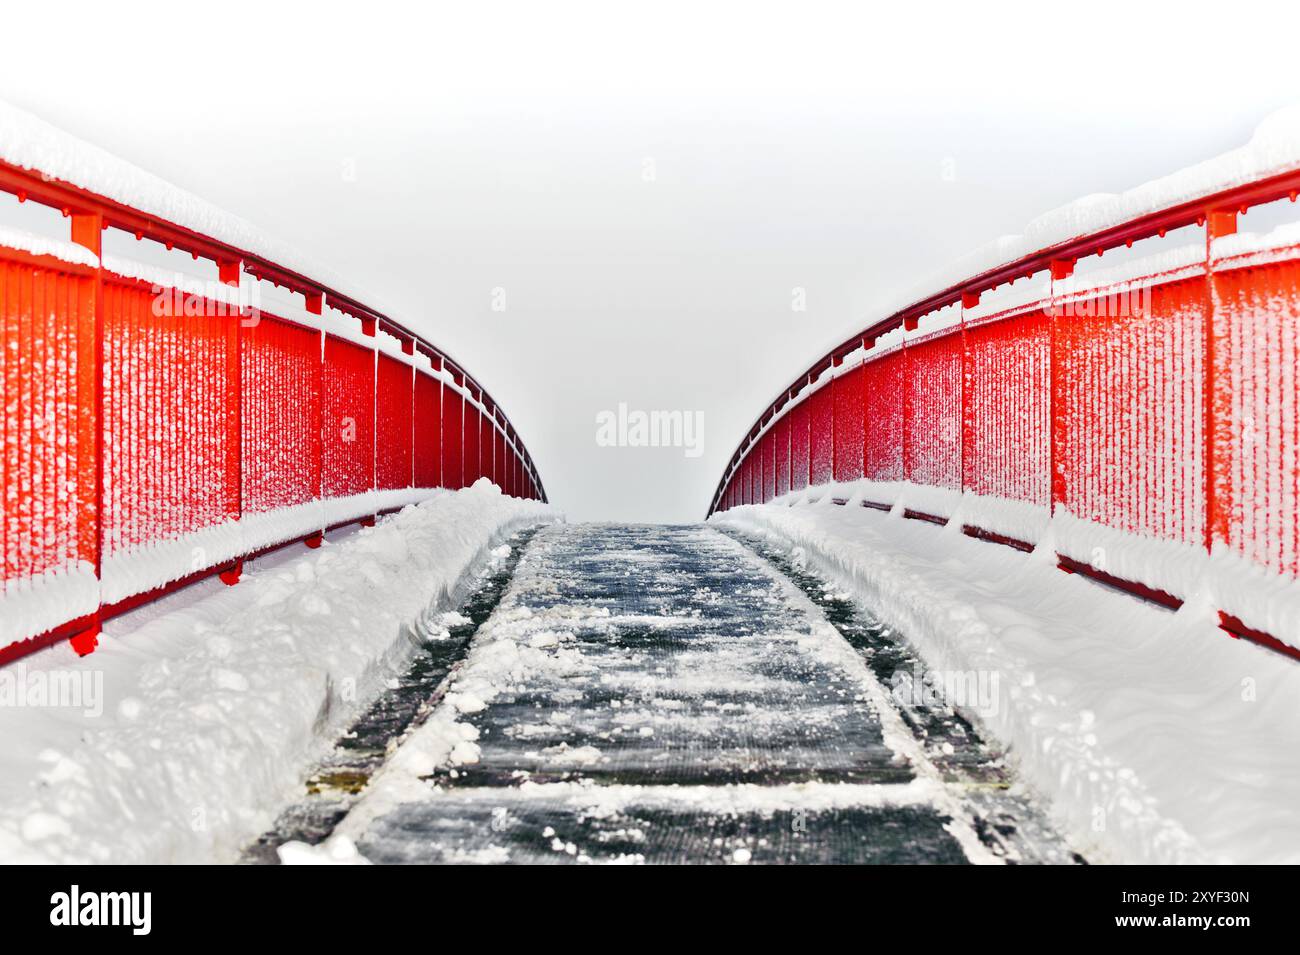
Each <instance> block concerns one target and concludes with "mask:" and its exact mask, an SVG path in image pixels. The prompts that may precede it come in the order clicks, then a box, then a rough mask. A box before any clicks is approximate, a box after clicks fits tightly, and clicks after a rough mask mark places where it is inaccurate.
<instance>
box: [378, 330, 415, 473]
mask: <svg viewBox="0 0 1300 955" xmlns="http://www.w3.org/2000/svg"><path fill="white" fill-rule="evenodd" d="M376 374H377V378H376V381H375V411H376V416H375V487H377V488H379V489H381V490H388V489H392V488H402V487H410V486H411V479H412V469H413V467H414V464H413V461H414V449H413V447H412V444H411V440H412V430H411V429H412V420H413V417H414V413H415V405H414V402H415V379H414V369H413V368H412V367H411V366H410V365H408V364H406V362H403V361H398V360H397V359H396V358H394V357H393V356H392V355H385V354H383V353H380V354H379V356H378V367H377V371H376Z"/></svg>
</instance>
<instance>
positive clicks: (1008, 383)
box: [962, 311, 1051, 504]
mask: <svg viewBox="0 0 1300 955" xmlns="http://www.w3.org/2000/svg"><path fill="white" fill-rule="evenodd" d="M1050 332H1051V329H1050V325H1049V320H1048V317H1047V315H1046V314H1045V313H1044V312H1042V311H1033V312H1029V313H1026V314H1023V315H1016V316H1013V317H1010V318H1004V319H1000V320H998V321H993V322H986V323H984V324H976V325H972V326H971V327H969V328H968V329H967V330H966V347H967V364H966V374H965V376H964V381H963V383H962V391H963V394H964V395H965V396H966V406H967V417H966V427H965V430H964V432H963V441H964V442H965V444H964V459H965V460H964V465H963V477H962V480H963V484H964V486H965V488H966V489H967V490H969V491H974V492H975V493H976V494H990V495H996V496H998V497H1005V498H1011V499H1014V500H1018V501H1026V502H1028V503H1031V504H1047V503H1048V502H1049V499H1050V494H1051V481H1050V472H1049V465H1050V455H1051V408H1050V392H1049V388H1050V381H1049V354H1048V348H1049V345H1050V341H1049V337H1050Z"/></svg>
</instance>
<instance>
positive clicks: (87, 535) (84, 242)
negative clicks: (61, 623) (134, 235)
mask: <svg viewBox="0 0 1300 955" xmlns="http://www.w3.org/2000/svg"><path fill="white" fill-rule="evenodd" d="M71 220H72V241H73V242H75V243H76V244H77V245H80V246H83V247H85V248H87V249H89V250H90V251H91V252H92V253H94V255H95V258H96V259H97V260H98V261H97V264H96V268H95V281H94V285H93V291H92V293H91V294H92V297H93V303H92V308H91V318H90V327H89V328H86V327H84V326H83V327H81V328H78V329H77V394H78V400H77V404H78V410H79V411H80V415H79V417H78V422H77V456H78V461H77V476H78V481H77V485H78V486H77V500H78V504H79V506H80V507H82V508H84V510H83V511H82V512H81V513H80V514H78V516H77V531H78V533H77V537H78V540H77V552H78V554H77V556H78V557H79V558H80V559H81V560H83V561H86V562H87V563H89V564H91V565H92V566H93V567H94V568H95V579H96V581H98V582H100V585H101V586H102V581H103V579H104V259H103V234H104V217H103V216H102V215H101V214H100V213H98V212H85V213H82V212H76V213H73V214H72V215H71ZM83 399H88V400H83ZM87 452H89V454H90V457H91V458H92V460H91V461H89V462H87V461H86V460H85V459H84V457H83V456H84V455H85V454H87ZM100 602H101V603H102V598H101V599H100ZM99 629H100V612H99V609H98V608H97V609H96V610H95V612H94V614H93V615H92V617H91V619H90V620H89V621H88V622H87V625H86V626H85V627H84V628H83V629H81V630H79V631H77V632H76V633H74V634H72V635H71V637H70V638H69V641H68V642H69V643H70V644H71V645H72V649H73V650H74V651H76V653H77V654H78V655H79V656H83V657H84V656H85V655H86V654H88V653H91V652H92V651H93V650H94V649H95V647H96V646H98V644H99Z"/></svg>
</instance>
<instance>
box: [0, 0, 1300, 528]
mask: <svg viewBox="0 0 1300 955" xmlns="http://www.w3.org/2000/svg"><path fill="white" fill-rule="evenodd" d="M282 6H285V5H277V4H272V3H268V2H261V3H256V4H244V3H239V2H230V0H223V2H221V3H215V4H212V3H209V4H202V5H194V6H192V7H188V8H182V7H181V6H180V5H177V4H162V3H160V4H157V5H136V4H130V3H113V4H94V5H90V4H87V5H85V6H80V5H78V4H58V5H56V6H41V5H36V4H24V5H21V6H20V7H16V8H13V9H7V10H6V11H5V14H4V23H3V29H4V32H5V33H6V34H8V39H7V40H6V42H5V48H6V51H5V57H4V58H3V59H0V97H3V98H5V99H8V100H9V101H11V102H13V103H14V104H16V105H18V106H21V107H23V108H26V109H29V110H31V111H33V112H35V113H37V114H38V115H40V116H42V117H44V118H46V119H48V120H50V121H51V122H53V123H55V124H57V125H59V126H62V127H63V128H65V129H67V130H69V131H71V132H73V133H75V134H77V135H79V136H82V137H84V138H86V139H89V140H91V141H93V142H95V143H98V144H99V145H102V146H104V147H105V148H107V149H109V150H111V151H113V152H116V153H117V154H119V155H121V156H123V157H124V158H126V159H129V160H131V161H132V162H135V163H137V164H139V165H141V166H144V167H146V168H148V169H150V170H151V171H153V172H156V173H158V174H159V175H161V176H163V177H165V178H167V179H170V180H171V181H173V182H175V183H177V184H178V185H180V186H183V187H184V188H186V189H189V190H191V191H193V192H196V193H198V194H199V195H201V196H203V197H205V198H207V199H209V200H211V201H213V202H215V203H217V204H219V205H221V206H223V207H224V208H226V209H228V210H230V211H232V212H235V213H238V214H239V215H242V216H244V217H246V218H248V219H251V220H252V221H254V222H256V223H258V224H259V225H261V226H262V227H263V228H264V229H265V230H266V231H267V232H269V233H270V234H272V235H274V236H276V237H277V238H278V239H281V240H283V241H286V242H290V243H293V244H296V245H298V246H300V247H301V248H302V249H303V250H304V252H306V253H309V254H310V255H311V256H312V257H313V258H314V259H316V260H318V261H322V262H325V263H328V264H329V265H330V266H331V267H332V268H334V269H336V270H338V271H340V272H344V273H346V274H347V275H349V277H350V278H351V279H352V280H353V281H354V282H355V283H356V284H357V285H358V286H360V287H361V288H366V289H373V290H375V291H376V292H377V293H378V295H379V296H380V297H382V299H383V301H384V302H385V303H391V305H392V306H393V308H394V310H395V311H396V312H397V315H396V317H398V318H400V319H401V320H403V321H405V322H406V323H408V324H410V325H412V326H413V327H416V328H418V329H420V330H422V331H424V332H426V333H427V334H428V335H429V336H430V337H431V338H432V339H433V340H434V341H436V342H437V343H439V344H440V345H442V346H444V347H445V348H447V349H448V350H449V351H450V352H451V353H452V354H454V355H456V356H457V357H458V358H459V359H460V360H461V361H463V362H464V364H465V365H466V366H467V367H468V368H469V369H470V370H471V371H472V372H473V373H474V375H475V376H476V377H478V378H479V379H480V380H481V381H482V382H483V383H484V384H485V385H486V386H487V387H488V389H489V390H490V391H491V392H492V393H493V394H494V395H495V396H496V397H497V398H498V400H499V401H500V402H501V404H502V405H503V406H504V407H505V409H506V411H507V412H508V413H509V414H510V416H511V418H512V420H513V421H514V422H515V424H516V426H517V427H518V429H519V431H520V433H521V434H522V435H523V436H524V438H525V440H526V441H527V442H528V445H529V447H530V449H531V450H532V452H533V456H534V459H535V460H536V462H537V464H538V467H539V468H540V470H541V473H542V476H543V479H544V481H545V482H546V486H547V489H548V491H549V493H550V496H551V500H552V501H553V502H555V503H556V504H558V505H559V506H560V507H562V508H563V509H564V510H565V511H566V512H567V513H568V514H569V516H570V519H574V520H586V519H626V520H647V521H683V520H695V519H698V518H699V517H700V516H701V515H702V512H703V510H704V508H705V506H706V505H707V503H708V499H709V497H710V495H711V493H712V491H713V487H714V485H715V483H716V481H717V478H718V474H719V471H720V469H721V467H722V466H723V464H724V463H725V461H726V460H727V458H728V457H729V456H730V454H731V451H732V450H733V448H734V446H735V444H736V442H737V440H738V439H739V438H740V436H741V435H742V434H743V433H744V432H745V431H746V430H747V429H748V427H749V425H750V423H751V422H752V420H753V418H754V416H755V414H756V413H757V412H758V411H760V410H761V409H762V407H763V406H764V405H765V404H766V403H767V402H768V401H769V400H770V399H771V398H772V397H773V395H774V393H775V392H776V391H777V390H778V389H780V388H781V387H783V386H784V385H785V384H787V383H788V381H789V380H790V379H791V378H792V377H793V376H794V375H796V374H798V373H799V371H801V370H802V369H803V367H804V366H806V365H807V364H808V363H809V362H811V361H812V360H813V359H815V358H816V357H818V355H819V354H820V353H821V352H822V351H823V350H824V348H825V347H826V346H827V345H829V344H832V343H833V342H835V341H838V340H840V339H842V338H844V337H846V336H848V335H850V334H852V333H853V332H854V331H856V330H857V329H859V328H861V327H862V326H864V325H865V324H867V322H868V321H870V320H871V319H873V318H875V317H877V309H878V308H879V306H880V303H883V302H887V301H891V300H893V299H894V298H895V297H896V295H897V293H898V291H899V289H900V288H902V289H907V288H911V287H913V286H915V285H916V284H917V283H918V282H920V281H922V280H923V279H924V278H925V277H926V275H927V274H928V273H929V272H931V271H933V270H934V269H936V268H937V267H940V266H942V265H943V264H944V263H945V262H948V261H950V260H952V259H954V258H956V257H958V256H960V255H961V254H963V253H965V252H968V251H969V250H971V249H972V248H974V247H976V246H979V245H982V244H983V243H985V242H987V241H989V240H991V239H994V238H996V237H997V236H999V235H1001V234H1004V233H1011V232H1018V231H1020V230H1021V228H1022V227H1023V226H1024V224H1025V223H1026V222H1027V221H1028V220H1030V219H1032V218H1034V217H1036V216H1037V215H1039V214H1041V213H1043V212H1045V211H1047V210H1048V209H1051V208H1053V207H1055V206H1057V205H1060V204H1061V203H1064V202H1067V201H1069V200H1071V199H1073V198H1076V197H1078V196H1080V195H1084V194H1086V193H1091V192H1105V191H1118V190H1121V189H1125V188H1128V187H1130V186H1133V185H1136V184H1138V183H1141V182H1143V181H1146V180H1148V179H1151V178H1154V177H1156V176H1159V175H1162V174H1165V173H1168V172H1172V171H1173V170H1175V169H1177V168H1179V167H1181V166H1185V165H1188V164H1190V163H1193V162H1196V161H1198V160H1201V159H1204V158H1207V157H1209V156H1212V155H1214V154H1216V153H1219V152H1222V151H1224V150H1226V149H1229V148H1231V147H1233V146H1236V145H1239V144H1241V143H1243V142H1244V141H1245V140H1246V139H1248V138H1249V135H1250V132H1251V130H1252V129H1253V127H1254V126H1255V125H1256V123H1258V121H1259V120H1260V119H1261V118H1263V117H1264V116H1265V115H1267V114H1268V113H1269V112H1271V111H1273V110H1274V109H1276V108H1278V107H1279V106H1283V105H1287V104H1289V103H1293V102H1296V101H1300V70H1297V69H1296V54H1295V44H1296V37H1297V36H1298V35H1300V32H1298V31H1297V27H1298V26H1300V23H1298V22H1297V21H1298V20H1300V14H1297V13H1296V12H1295V11H1296V8H1295V7H1294V5H1291V4H1283V3H1276V4H1260V5H1258V6H1256V5H1253V4H1251V3H1245V2H1234V3H1231V4H1227V3H1218V4H1214V5H1205V6H1200V5H1197V4H1195V3H1170V4H1166V5H1157V4H1147V3H1134V2H1131V0H1130V2H1124V3H1107V2H1090V3H1086V4H1085V3H1080V4H1048V3H1034V4H1012V5H999V4H996V3H987V4H986V3H960V4H952V5H949V4H943V3H935V2H925V3H908V4H890V5H880V4H867V3H858V4H836V5H830V4H819V3H810V2H791V3H787V4H763V3H753V2H750V3H742V4H708V3H703V2H696V3H683V4H676V3H663V2H640V3H630V4H618V3H612V2H606V3H591V4H567V3H547V2H535V3H523V4H493V3H481V4H480V3H464V2H461V3H455V4H445V5H443V4H417V3H412V2H408V3H387V2H380V0H372V2H367V3H357V2H350V3H343V4H331V3H316V4H309V5H308V4H303V5H296V9H297V11H298V12H297V13H293V12H289V11H286V10H283V9H281V7H282ZM18 37H24V38H25V40H24V41H23V42H14V40H15V38H18ZM647 160H651V161H652V162H653V170H654V179H653V181H646V179H645V177H644V170H645V169H646V162H647ZM346 169H355V176H354V177H352V178H351V179H349V178H348V177H347V176H345V174H344V172H345V170H346ZM945 169H948V170H951V171H952V173H953V175H952V176H951V177H950V178H951V181H949V178H946V177H945V176H944V171H945ZM796 286H798V287H802V288H804V289H806V290H807V311H805V312H802V313H799V312H793V311H792V310H791V307H790V302H791V290H792V288H794V287H796ZM494 288H502V289H504V290H505V293H506V306H507V308H506V311H504V312H496V311H493V309H492V291H493V289H494ZM619 402H625V403H627V404H628V405H629V406H630V407H632V408H640V409H647V410H648V409H676V410H683V411H696V410H698V411H702V412H703V414H704V423H705V432H704V439H705V440H704V453H703V455H702V456H701V457H698V458H688V457H686V456H685V455H684V454H683V452H682V450H681V449H638V448H604V447H598V446H597V444H596V441H595V431H596V426H595V422H596V415H597V413H598V412H600V411H601V410H605V409H614V408H616V407H617V406H618V404H619Z"/></svg>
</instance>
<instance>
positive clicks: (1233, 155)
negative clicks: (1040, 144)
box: [708, 106, 1300, 514]
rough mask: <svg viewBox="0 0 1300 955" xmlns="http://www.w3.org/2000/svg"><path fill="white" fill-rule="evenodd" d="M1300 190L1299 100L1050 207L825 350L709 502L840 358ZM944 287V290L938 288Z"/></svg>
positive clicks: (749, 439) (781, 398)
mask: <svg viewBox="0 0 1300 955" xmlns="http://www.w3.org/2000/svg"><path fill="white" fill-rule="evenodd" d="M1298 194H1300V106H1293V107H1288V108H1286V109H1282V110H1279V111H1277V112H1276V113H1274V114H1272V115H1271V116H1269V117H1267V118H1266V119H1265V120H1264V121H1263V122H1261V123H1260V124H1259V126H1258V127H1256V129H1255V132H1254V134H1253V135H1252V136H1251V139H1250V141H1249V142H1247V143H1246V144H1245V145H1243V146H1240V147H1238V148H1237V149H1233V150H1230V151H1228V152H1226V153H1223V154H1221V155H1219V156H1216V157H1214V158H1212V159H1209V160H1206V161H1205V162H1201V163H1198V164H1196V165H1193V166H1189V167H1187V168H1184V169H1181V170H1179V171H1177V172H1175V173H1172V174H1170V175H1168V176H1164V177H1161V178H1159V179H1154V180H1152V181H1150V182H1147V183H1144V184H1142V185H1140V186H1136V187H1134V188H1132V189H1129V190H1127V191H1125V192H1122V193H1118V194H1115V193H1094V194H1092V195H1088V196H1083V197H1081V198H1079V199H1076V200H1074V201H1073V202H1070V203H1067V204H1065V205H1063V206H1060V207H1058V208H1056V209H1053V210H1050V211H1049V212H1046V213H1044V214H1043V215H1041V216H1039V217H1038V218H1036V219H1034V220H1033V221H1031V222H1030V223H1028V225H1027V226H1026V227H1025V231H1024V233H1023V234H1020V235H1009V236H1002V237H1001V238H999V239H996V240H994V241H993V242H990V243H988V244H986V245H984V246H982V247H981V248H979V249H977V250H975V251H974V252H972V253H970V254H968V255H966V256H963V257H961V258H959V259H957V260H956V261H954V262H953V263H951V264H950V265H949V266H948V267H946V268H945V269H943V270H942V271H940V272H937V273H935V274H934V275H932V276H931V277H930V278H929V279H928V280H927V281H926V282H925V283H924V286H923V287H922V289H921V290H919V291H914V292H912V293H910V294H908V295H906V296H904V297H902V298H900V299H899V300H898V302H897V305H896V306H894V307H892V308H888V309H887V312H888V314H887V315H886V316H885V317H883V318H880V319H878V320H876V321H875V322H872V323H871V324H869V325H868V326H866V327H865V328H864V329H863V330H862V331H860V332H858V333H857V334H856V335H854V336H852V337H850V338H848V339H846V340H844V341H843V342H841V343H840V344H838V345H836V346H835V347H833V348H831V349H829V350H827V351H826V352H824V353H823V354H822V357H821V358H819V359H818V360H817V361H816V362H814V363H813V364H812V365H810V366H809V367H808V369H807V370H806V371H804V372H803V373H802V374H801V375H799V376H798V377H796V378H795V379H794V381H792V382H791V383H790V385H788V386H787V387H786V388H784V389H782V390H781V391H780V393H779V394H778V395H777V397H776V398H774V399H773V400H772V401H771V402H770V403H769V404H768V405H767V406H766V407H765V408H764V410H763V412H762V413H761V414H760V415H759V416H758V417H757V418H756V419H755V422H754V425H753V426H752V427H751V428H750V429H749V431H748V432H746V436H745V437H744V438H743V439H742V440H741V441H740V443H739V444H738V445H737V447H736V450H735V452H734V453H733V454H732V456H731V458H730V459H729V461H728V464H727V466H726V467H725V468H724V470H723V474H722V477H721V479H720V480H719V482H718V486H717V488H716V490H715V492H714V496H713V499H712V501H711V503H710V505H709V511H708V513H710V514H712V513H713V511H714V510H715V509H716V508H717V505H718V502H719V500H720V498H721V495H722V492H723V489H724V487H725V486H726V484H727V480H728V478H729V477H730V476H731V473H732V471H733V470H734V468H735V467H736V465H737V464H739V462H740V460H741V459H742V458H743V457H744V455H745V454H746V453H747V451H748V450H749V448H750V446H751V445H752V444H753V442H754V441H755V440H756V439H757V437H758V435H759V433H760V432H761V430H762V425H763V423H764V421H765V419H767V418H769V417H770V416H771V415H772V414H774V413H775V412H776V411H777V410H778V409H779V408H781V407H782V406H783V405H784V404H785V403H786V402H787V401H789V400H790V399H792V398H793V396H794V394H795V393H796V392H797V391H798V390H800V389H801V388H802V387H803V386H804V385H806V384H808V383H809V382H811V381H812V380H814V379H815V378H816V377H817V376H818V374H820V372H821V370H822V369H823V368H824V367H825V366H826V365H827V363H829V362H832V361H833V360H834V359H836V358H842V357H843V356H844V355H845V354H847V353H848V352H851V351H853V350H855V349H856V348H858V347H861V346H862V344H863V343H864V342H866V343H871V342H873V341H874V340H875V339H876V338H878V337H879V336H881V335H884V334H886V333H887V332H890V331H893V330H895V329H898V328H905V329H909V330H910V329H912V328H914V327H915V325H916V323H917V322H919V320H920V319H921V318H922V317H924V316H926V315H929V314H931V313H932V312H935V311H937V310H939V309H941V308H944V307H947V306H949V305H952V304H955V303H958V302H962V301H966V302H978V300H979V296H980V294H981V293H983V292H986V291H990V290H993V289H996V288H997V287H999V286H1001V285H1004V284H1006V283H1008V282H1012V281H1015V280H1018V279H1021V278H1028V277H1032V276H1033V275H1035V274H1037V273H1039V272H1043V271H1047V270H1050V271H1051V272H1052V274H1053V276H1054V277H1056V278H1062V277H1064V276H1066V275H1068V274H1070V272H1072V271H1073V268H1074V264H1075V263H1076V262H1077V261H1078V260H1079V259H1080V258H1085V257H1087V256H1090V255H1098V254H1100V253H1102V252H1105V251H1108V250H1110V249H1114V248H1118V247H1119V246H1121V245H1132V244H1133V243H1134V242H1136V241H1139V240H1141V239H1147V238H1151V237H1154V236H1163V235H1164V234H1166V233H1167V232H1171V231H1173V230H1174V229H1178V228H1182V227H1185V226H1190V225H1204V224H1205V223H1206V222H1207V218H1208V217H1209V216H1211V215H1213V214H1214V213H1216V212H1229V213H1234V214H1235V213H1236V212H1238V211H1241V210H1244V209H1247V208H1250V207H1252V206H1256V205H1261V204H1263V203H1266V202H1272V201H1275V200H1278V199H1282V198H1290V199H1291V200H1292V201H1295V200H1296V197H1297V195H1298ZM936 289H937V291H936Z"/></svg>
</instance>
